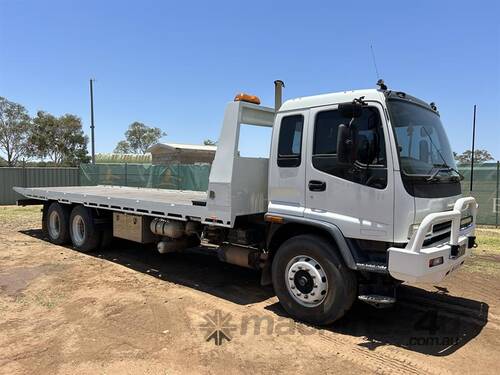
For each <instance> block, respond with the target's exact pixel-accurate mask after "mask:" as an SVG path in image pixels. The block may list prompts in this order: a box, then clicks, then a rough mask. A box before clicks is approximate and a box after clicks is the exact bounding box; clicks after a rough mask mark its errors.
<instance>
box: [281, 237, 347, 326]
mask: <svg viewBox="0 0 500 375" xmlns="http://www.w3.org/2000/svg"><path fill="white" fill-rule="evenodd" d="M272 278H273V286H274V290H275V292H276V295H277V297H278V299H279V301H280V303H281V305H282V306H283V308H284V309H285V310H286V311H287V312H288V313H289V314H290V315H291V316H293V317H294V318H297V319H299V320H303V321H305V322H308V323H312V324H317V325H326V324H330V323H333V322H334V321H336V320H338V319H340V318H341V317H342V316H343V315H344V314H345V312H346V311H347V310H349V309H350V308H351V306H352V304H353V302H354V300H355V298H356V294H357V279H356V275H355V274H354V272H353V271H352V270H350V269H348V268H347V267H346V266H345V264H344V262H343V261H342V260H341V258H340V256H339V255H338V252H337V249H336V247H335V246H334V245H333V244H332V243H331V242H330V241H328V240H326V239H324V238H322V237H319V236H315V235H300V236H296V237H293V238H290V239H289V240H287V241H285V242H284V243H283V244H282V245H281V246H280V248H279V249H278V251H277V253H276V255H275V257H274V260H273V265H272Z"/></svg>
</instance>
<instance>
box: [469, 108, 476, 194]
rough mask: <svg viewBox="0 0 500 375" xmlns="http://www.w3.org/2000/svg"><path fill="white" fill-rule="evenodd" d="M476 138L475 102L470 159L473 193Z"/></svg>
mask: <svg viewBox="0 0 500 375" xmlns="http://www.w3.org/2000/svg"><path fill="white" fill-rule="evenodd" d="M475 140H476V105H475V104H474V117H473V120H472V155H471V160H470V192H471V193H472V184H473V181H474V143H475Z"/></svg>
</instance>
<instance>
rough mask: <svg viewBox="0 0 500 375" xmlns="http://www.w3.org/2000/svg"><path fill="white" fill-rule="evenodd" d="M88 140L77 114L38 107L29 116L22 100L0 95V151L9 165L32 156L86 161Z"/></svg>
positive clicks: (53, 160)
mask: <svg viewBox="0 0 500 375" xmlns="http://www.w3.org/2000/svg"><path fill="white" fill-rule="evenodd" d="M87 143H88V137H87V136H86V135H85V134H84V133H83V130H82V121H81V119H80V118H79V117H78V116H75V115H72V114H65V115H62V116H59V117H57V116H54V115H52V114H50V113H47V112H45V111H38V112H37V114H36V116H34V117H30V115H29V114H28V112H27V111H26V108H24V107H23V106H22V105H21V104H19V103H15V102H12V101H10V100H8V99H6V98H4V97H1V96H0V152H2V153H3V154H4V155H5V157H6V158H5V163H6V164H7V165H8V166H10V167H12V166H16V165H19V163H21V162H24V161H26V160H30V159H33V158H35V159H38V160H41V161H44V162H48V163H47V164H57V165H68V166H73V165H78V164H79V163H88V162H89V161H90V157H89V156H88V155H87Z"/></svg>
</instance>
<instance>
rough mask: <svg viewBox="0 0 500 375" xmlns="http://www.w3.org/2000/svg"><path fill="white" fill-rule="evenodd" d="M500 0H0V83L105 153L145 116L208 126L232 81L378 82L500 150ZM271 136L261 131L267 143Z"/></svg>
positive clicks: (455, 143) (1, 91)
mask: <svg viewBox="0 0 500 375" xmlns="http://www.w3.org/2000/svg"><path fill="white" fill-rule="evenodd" d="M499 14H500V6H499V3H498V1H490V2H488V1H480V2H473V3H471V2H457V1H418V2H408V1H385V2H373V1H371V2H368V1H366V2H363V1H352V2H332V1H324V2H320V1H308V2H306V1H300V2H293V1H283V2H278V1H264V2H260V1H256V0H252V1H234V0H233V1H231V2H222V1H220V2H215V1H199V2H194V1H175V2H167V1H94V0H85V1H50V0H46V1H34V0H33V1H22V0H18V1H14V0H12V1H6V0H0V46H1V47H0V96H5V97H7V98H8V99H10V100H13V101H16V102H19V103H21V104H23V105H24V106H25V107H26V108H27V109H28V110H29V112H30V113H31V114H35V113H36V111H37V110H41V109H42V110H45V111H48V112H51V113H53V114H56V115H61V114H64V113H73V114H76V115H78V116H80V117H81V118H82V120H83V122H84V129H85V131H86V132H87V133H88V134H89V97H88V96H89V94H88V80H89V78H90V77H94V78H95V79H96V83H95V119H96V150H97V152H110V151H112V150H113V148H114V146H115V145H116V143H117V142H118V141H119V140H120V139H122V138H123V133H124V132H125V130H126V128H127V126H128V125H129V124H130V123H131V122H133V121H141V122H144V123H146V124H148V125H151V126H157V127H160V128H162V129H163V130H164V131H166V132H167V133H168V136H167V137H166V138H164V140H165V141H171V142H187V143H200V142H202V141H203V139H205V138H212V139H217V138H218V135H219V129H220V124H221V121H222V118H223V112H224V106H225V104H226V102H228V101H230V100H232V98H233V97H234V95H235V93H237V92H239V91H246V92H250V93H253V94H256V95H259V96H260V97H261V99H262V101H263V103H264V104H267V105H269V106H272V105H273V100H274V99H273V80H275V79H282V80H284V81H285V84H286V88H285V91H284V96H285V98H293V97H297V96H306V95H314V94H319V93H325V92H334V91H341V90H348V89H357V88H368V87H374V86H375V82H376V80H377V77H376V74H375V70H374V67H373V63H372V57H371V52H370V44H372V45H373V47H374V49H375V54H376V58H377V65H378V70H379V72H380V75H381V77H382V78H384V79H385V81H386V82H387V83H388V85H389V86H390V87H391V88H394V89H399V90H403V91H406V92H408V93H411V94H412V95H415V96H418V97H420V98H422V99H424V100H426V101H429V102H430V101H434V102H436V103H437V104H438V107H439V110H440V112H441V115H442V120H443V122H444V124H445V126H446V128H447V131H448V134H449V136H450V141H451V144H452V148H453V150H455V151H457V152H461V151H463V150H465V149H466V148H470V133H471V121H472V107H473V105H474V104H477V105H478V117H477V140H476V144H477V147H478V148H486V149H488V150H489V151H490V152H491V153H492V154H493V155H494V157H495V158H496V159H500V22H499V20H498V16H499ZM248 142H249V143H252V144H258V142H259V140H258V139H252V138H248ZM266 144H267V143H266Z"/></svg>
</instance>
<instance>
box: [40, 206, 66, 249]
mask: <svg viewBox="0 0 500 375" xmlns="http://www.w3.org/2000/svg"><path fill="white" fill-rule="evenodd" d="M70 212H71V206H67V205H62V204H60V203H57V202H52V203H51V204H49V205H46V206H44V208H43V220H42V231H43V234H44V235H45V237H48V239H49V240H50V242H52V243H53V244H56V245H65V244H67V243H69V242H70V236H69V226H68V223H69V216H70Z"/></svg>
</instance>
